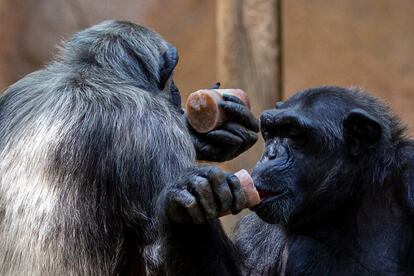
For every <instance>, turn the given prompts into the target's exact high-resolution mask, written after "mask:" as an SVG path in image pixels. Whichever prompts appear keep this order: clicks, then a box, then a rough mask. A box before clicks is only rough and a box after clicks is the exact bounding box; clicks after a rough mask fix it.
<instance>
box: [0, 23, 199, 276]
mask: <svg viewBox="0 0 414 276" xmlns="http://www.w3.org/2000/svg"><path fill="white" fill-rule="evenodd" d="M165 47H166V42H165V41H163V40H162V39H161V38H160V37H159V36H158V35H157V34H155V33H153V32H151V31H150V30H148V29H146V28H144V27H140V26H137V25H134V24H132V23H129V22H115V21H107V22H103V23H101V24H99V25H97V26H94V27H91V28H89V29H87V30H84V31H82V32H79V33H78V34H76V35H75V36H74V37H73V38H72V39H71V40H70V41H68V42H67V43H66V45H65V46H64V47H63V48H62V50H61V54H60V55H59V57H58V58H57V59H56V60H55V61H54V62H53V63H51V64H50V65H48V66H47V67H46V68H45V69H43V70H40V71H37V72H34V73H32V74H30V75H28V76H26V77H24V78H23V79H21V80H20V81H18V82H17V83H15V84H13V85H12V86H10V88H8V89H7V90H6V92H5V94H4V95H3V96H2V97H1V99H0V164H1V165H0V275H113V274H123V275H125V274H134V273H135V274H136V275H138V274H144V273H146V274H156V273H157V271H158V270H159V269H160V262H161V260H159V258H158V256H159V254H158V251H159V241H158V236H157V231H156V229H157V227H156V221H155V219H154V210H155V201H156V198H157V196H158V194H159V193H160V191H161V189H162V188H163V187H164V186H165V185H166V183H169V182H171V181H173V180H174V179H175V178H176V177H177V175H178V174H179V173H180V172H181V171H182V170H183V169H184V168H186V167H188V166H189V165H191V164H192V163H193V162H194V149H193V145H192V142H191V139H190V137H189V134H188V133H187V130H186V127H185V125H184V122H183V121H182V119H181V117H182V116H180V115H179V114H178V112H176V110H175V109H174V108H173V107H172V106H171V104H170V102H169V95H168V93H167V92H166V91H160V90H159V89H158V85H157V84H158V80H159V74H158V72H159V70H160V64H161V60H160V57H161V54H162V52H163V51H165Z"/></svg>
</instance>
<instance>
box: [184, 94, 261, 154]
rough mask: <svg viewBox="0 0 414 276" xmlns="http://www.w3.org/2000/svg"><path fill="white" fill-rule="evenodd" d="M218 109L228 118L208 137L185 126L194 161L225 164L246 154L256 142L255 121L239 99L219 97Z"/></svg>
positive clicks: (256, 128) (257, 128)
mask: <svg viewBox="0 0 414 276" xmlns="http://www.w3.org/2000/svg"><path fill="white" fill-rule="evenodd" d="M219 106H220V107H221V108H222V109H223V110H225V112H226V114H227V117H228V118H229V120H228V121H227V122H226V123H224V124H223V125H221V126H220V127H219V128H217V129H214V130H212V131H210V132H208V133H198V132H197V131H195V130H194V129H193V128H192V127H191V125H190V124H189V123H188V122H187V125H188V128H189V130H190V133H191V136H192V138H193V143H194V147H195V149H196V153H197V159H198V160H204V161H213V162H224V161H228V160H231V159H233V158H236V157H237V156H239V155H240V154H241V153H243V152H244V151H246V150H248V149H249V148H250V147H252V146H253V145H254V143H256V141H257V138H258V135H257V133H258V132H259V120H257V119H256V118H255V117H254V115H253V114H252V113H251V112H250V110H249V109H248V108H247V107H246V105H245V104H244V103H243V102H242V101H241V100H240V99H239V98H237V97H235V96H231V95H223V101H222V102H220V103H219Z"/></svg>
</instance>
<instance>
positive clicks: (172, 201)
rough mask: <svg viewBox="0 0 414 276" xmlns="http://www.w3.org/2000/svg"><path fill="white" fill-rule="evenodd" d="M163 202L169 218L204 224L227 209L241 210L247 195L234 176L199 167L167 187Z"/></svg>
mask: <svg viewBox="0 0 414 276" xmlns="http://www.w3.org/2000/svg"><path fill="white" fill-rule="evenodd" d="M161 201H163V202H161V204H160V205H161V206H162V208H163V209H164V210H163V212H165V215H166V216H167V218H168V219H169V220H170V221H172V222H175V223H195V224H203V223H206V222H207V221H210V220H213V219H216V218H218V217H219V216H220V214H224V213H226V212H231V213H232V214H237V213H239V212H240V211H241V210H242V209H243V208H244V207H245V205H246V196H245V194H244V191H243V189H242V188H241V185H240V181H239V179H238V178H237V177H236V176H235V175H233V174H229V173H225V172H223V171H222V170H221V169H219V168H217V167H211V166H200V167H195V168H191V169H189V170H188V171H187V172H186V173H185V174H184V176H183V177H181V178H180V180H178V182H177V183H176V184H175V185H173V186H172V187H168V188H166V190H165V191H164V193H163V196H162V197H161Z"/></svg>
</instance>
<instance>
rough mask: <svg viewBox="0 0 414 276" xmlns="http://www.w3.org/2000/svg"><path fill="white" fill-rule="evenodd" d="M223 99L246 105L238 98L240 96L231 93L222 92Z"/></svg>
mask: <svg viewBox="0 0 414 276" xmlns="http://www.w3.org/2000/svg"><path fill="white" fill-rule="evenodd" d="M223 100H225V101H229V102H234V103H237V104H241V105H244V106H246V104H245V103H244V102H243V101H242V100H240V98H238V97H236V96H233V95H229V94H223Z"/></svg>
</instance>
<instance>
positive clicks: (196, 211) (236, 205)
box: [159, 167, 246, 275]
mask: <svg viewBox="0 0 414 276" xmlns="http://www.w3.org/2000/svg"><path fill="white" fill-rule="evenodd" d="M245 200H246V199H245V196H244V193H243V191H242V190H241V187H240V183H239V182H238V180H237V178H236V177H233V175H229V174H225V173H224V172H222V171H221V170H220V169H218V168H214V167H198V168H195V169H190V170H189V171H188V172H187V174H186V175H185V176H183V177H182V178H181V179H180V180H179V181H178V182H177V183H176V184H173V185H171V186H170V187H168V188H166V189H164V191H163V194H162V195H161V196H160V199H159V207H160V209H159V210H160V219H161V222H160V231H161V236H162V237H163V247H164V248H163V249H162V251H163V252H164V256H163V257H164V261H165V266H166V270H167V272H168V274H169V275H170V274H171V275H241V271H240V268H241V263H242V258H241V255H240V254H239V252H238V251H237V249H236V248H235V246H234V244H233V243H232V242H231V240H230V239H229V238H228V237H227V236H226V234H225V233H224V231H223V229H222V227H221V224H220V222H219V220H218V219H217V217H218V216H219V214H221V213H223V212H226V211H231V212H233V213H237V212H239V211H240V210H241V209H242V208H243V207H242V206H244V205H245Z"/></svg>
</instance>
